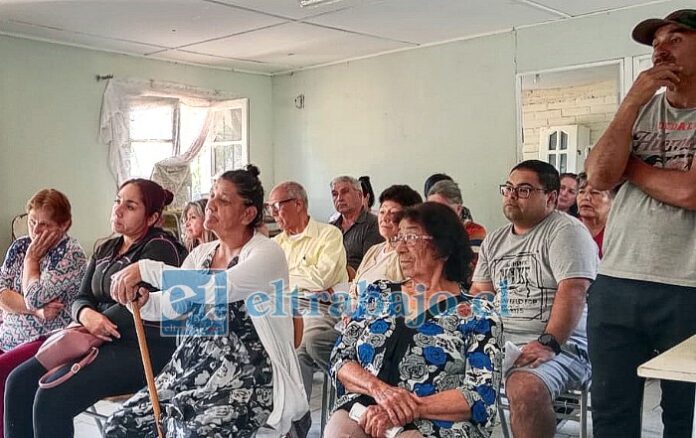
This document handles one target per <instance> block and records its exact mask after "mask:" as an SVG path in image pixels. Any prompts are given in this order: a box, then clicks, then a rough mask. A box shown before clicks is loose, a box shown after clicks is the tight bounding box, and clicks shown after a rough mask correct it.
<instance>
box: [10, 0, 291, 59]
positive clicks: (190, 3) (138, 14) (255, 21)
mask: <svg viewBox="0 0 696 438" xmlns="http://www.w3.org/2000/svg"><path fill="white" fill-rule="evenodd" d="M0 16H1V17H2V18H3V19H6V20H15V21H21V22H26V23H31V24H38V25H42V26H48V27H53V28H57V29H63V30H69V31H74V32H82V33H87V34H94V35H100V36H102V37H108V38H118V39H125V40H130V41H137V42H140V43H146V44H155V45H160V46H165V47H178V46H181V45H185V44H190V43H192V42H199V41H204V40H208V39H211V38H218V37H221V36H227V35H231V34H234V33H239V32H244V31H248V30H251V29H256V28H259V27H264V26H269V25H273V24H278V23H282V22H283V21H284V20H282V19H278V18H274V17H271V16H268V15H263V14H258V13H255V12H249V11H245V10H242V9H237V8H234V7H230V6H223V5H219V4H215V3H209V2H203V1H200V0H140V1H133V0H128V1H124V0H114V1H111V2H103V1H76V0H72V1H49V2H42V3H40V4H36V3H31V2H29V3H9V4H0Z"/></svg>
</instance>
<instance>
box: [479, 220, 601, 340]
mask: <svg viewBox="0 0 696 438" xmlns="http://www.w3.org/2000/svg"><path fill="white" fill-rule="evenodd" d="M598 263H599V256H598V250H597V245H596V244H595V243H594V241H593V240H592V236H591V235H590V232H589V231H587V228H585V226H584V225H583V224H582V223H581V222H580V221H579V220H577V219H575V218H573V217H571V216H569V215H567V214H565V213H561V212H559V211H554V212H552V213H551V214H550V215H548V216H547V217H546V218H545V219H544V220H543V221H541V222H540V223H539V224H537V225H536V226H535V227H534V228H532V229H531V230H530V231H528V232H527V233H525V234H522V235H519V234H515V233H514V232H513V228H512V224H510V225H506V226H504V227H502V228H499V229H497V230H495V231H494V232H492V233H490V234H488V236H486V238H485V239H484V241H483V243H482V244H481V250H480V252H479V259H478V263H477V264H476V270H475V272H474V277H473V281H475V282H491V283H493V288H494V289H495V291H494V292H495V294H496V295H495V303H496V307H497V309H499V311H500V313H501V316H502V319H503V333H504V334H505V340H507V341H510V342H513V343H515V344H523V343H527V342H530V341H533V340H535V339H537V338H538V337H539V335H540V334H542V333H543V332H544V329H545V328H546V324H547V323H548V321H549V317H550V315H551V308H552V306H553V301H554V298H555V296H556V291H557V290H558V283H559V282H561V281H562V280H566V279H569V278H587V279H590V280H594V278H595V276H596V275H597V264H598ZM586 316H587V307H585V311H584V312H583V316H582V318H581V319H580V322H579V324H578V326H577V327H576V328H575V330H574V331H573V333H572V335H571V337H570V339H569V340H568V343H574V344H576V345H577V346H578V347H580V348H582V349H583V350H587V331H586Z"/></svg>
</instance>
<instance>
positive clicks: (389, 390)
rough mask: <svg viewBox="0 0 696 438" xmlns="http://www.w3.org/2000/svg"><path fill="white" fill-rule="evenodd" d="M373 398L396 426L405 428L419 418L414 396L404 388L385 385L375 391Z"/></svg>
mask: <svg viewBox="0 0 696 438" xmlns="http://www.w3.org/2000/svg"><path fill="white" fill-rule="evenodd" d="M372 398H374V399H375V401H376V402H377V404H378V405H379V406H380V407H382V408H383V409H384V410H385V412H386V414H387V415H388V417H389V420H390V421H391V422H392V424H393V425H395V426H403V425H405V424H408V423H411V422H413V420H415V419H416V418H418V417H419V407H418V403H417V402H416V400H415V399H414V398H413V394H412V393H411V392H409V391H407V390H405V389H403V388H397V387H395V386H390V385H387V384H386V383H383V384H382V385H379V387H378V388H377V389H376V390H375V391H373V393H372Z"/></svg>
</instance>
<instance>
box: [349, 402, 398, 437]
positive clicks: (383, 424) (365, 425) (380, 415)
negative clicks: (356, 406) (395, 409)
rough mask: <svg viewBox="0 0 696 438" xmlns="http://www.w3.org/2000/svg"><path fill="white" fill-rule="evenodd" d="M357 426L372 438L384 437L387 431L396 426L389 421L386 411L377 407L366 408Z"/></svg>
mask: <svg viewBox="0 0 696 438" xmlns="http://www.w3.org/2000/svg"><path fill="white" fill-rule="evenodd" d="M358 424H359V425H360V427H362V430H364V431H365V433H366V434H367V435H369V436H371V437H374V438H382V437H384V435H385V434H386V432H387V430H388V429H391V428H392V427H394V426H396V424H394V423H392V421H391V420H390V419H389V414H387V411H386V410H385V409H384V408H383V407H382V406H379V405H372V406H368V408H367V410H366V411H365V413H364V414H363V415H362V417H360V421H359V422H358Z"/></svg>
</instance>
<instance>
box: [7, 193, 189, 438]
mask: <svg viewBox="0 0 696 438" xmlns="http://www.w3.org/2000/svg"><path fill="white" fill-rule="evenodd" d="M172 198H173V197H172V194H171V192H169V191H167V190H165V189H163V188H162V187H160V186H159V185H158V184H156V183H154V182H152V181H149V180H144V179H134V180H130V181H127V182H125V183H124V184H123V185H122V186H121V188H120V189H119V191H118V196H117V198H116V200H115V202H114V206H113V208H112V212H111V228H112V230H113V231H114V232H116V233H118V234H120V236H119V237H117V238H114V239H110V240H108V241H106V242H105V243H104V244H102V245H101V246H99V248H97V250H96V251H95V253H94V255H93V256H92V258H91V260H90V263H89V266H88V267H87V273H86V275H85V277H84V279H83V281H82V286H81V288H80V293H79V295H78V297H77V299H76V300H75V302H74V304H73V306H72V317H73V319H74V320H75V321H77V322H79V323H80V324H82V325H83V326H85V328H87V330H89V331H90V333H92V334H93V335H95V336H97V337H99V338H101V339H103V340H104V341H106V342H105V343H104V345H102V346H101V347H100V349H99V355H98V356H97V358H96V360H95V361H94V362H92V363H91V364H90V365H89V366H87V367H85V368H84V369H82V370H80V371H79V372H78V373H77V374H76V375H74V376H73V377H72V378H71V379H69V380H68V381H66V382H65V383H62V384H60V385H58V386H56V387H54V388H50V389H39V388H38V380H39V378H40V377H41V376H42V375H43V374H44V373H46V369H45V368H44V367H43V366H41V364H40V363H39V362H38V361H37V360H36V359H30V360H28V361H27V362H24V363H23V364H22V365H20V366H19V367H18V368H17V369H15V371H14V372H13V373H12V374H10V376H9V378H8V382H7V386H6V390H5V397H6V398H5V399H6V400H8V401H9V403H8V404H7V405H6V409H5V436H6V437H29V436H35V437H37V438H38V437H49V436H50V437H52V438H55V437H72V436H73V434H74V428H73V418H74V417H75V416H77V415H78V414H80V413H81V412H83V411H84V410H85V409H86V408H88V407H89V406H91V405H93V404H94V403H96V402H97V401H99V400H101V399H102V398H104V397H109V396H115V395H122V394H129V393H133V392H136V391H137V390H138V389H140V388H141V387H143V386H144V385H145V380H144V377H143V376H144V372H143V367H142V363H141V361H140V353H139V349H138V342H137V337H136V334H135V328H134V325H133V317H132V315H131V314H130V312H129V311H128V310H127V309H126V308H125V307H124V306H122V305H120V304H118V303H116V302H115V301H113V300H112V299H111V296H110V292H109V289H110V287H111V275H113V274H114V273H116V272H118V271H120V270H121V269H122V268H123V267H125V266H127V265H129V264H131V263H133V262H135V261H138V260H140V259H151V260H158V261H162V262H164V263H166V264H169V265H174V266H179V265H181V262H183V260H184V258H185V256H186V250H185V249H184V248H183V246H182V245H181V244H180V243H179V242H177V241H176V240H175V239H174V238H173V237H171V236H170V235H169V234H167V233H166V232H164V231H163V230H161V229H159V228H156V227H155V224H156V223H157V221H158V220H159V218H160V216H161V214H162V209H163V208H164V207H165V206H167V205H169V204H170V203H171V201H172ZM145 333H146V336H147V338H148V345H149V347H150V356H151V359H152V365H153V368H154V372H155V373H158V372H159V371H160V369H161V368H162V367H163V366H164V365H165V364H166V363H167V361H168V360H169V359H170V358H171V355H172V353H173V352H174V349H175V339H174V338H171V337H161V336H160V330H159V326H157V325H154V324H152V323H148V325H147V326H146V327H145ZM124 370H128V371H129V372H126V373H124V372H123V371H124ZM67 371H68V370H67V367H66V370H65V372H67ZM61 375H62V373H61Z"/></svg>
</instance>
